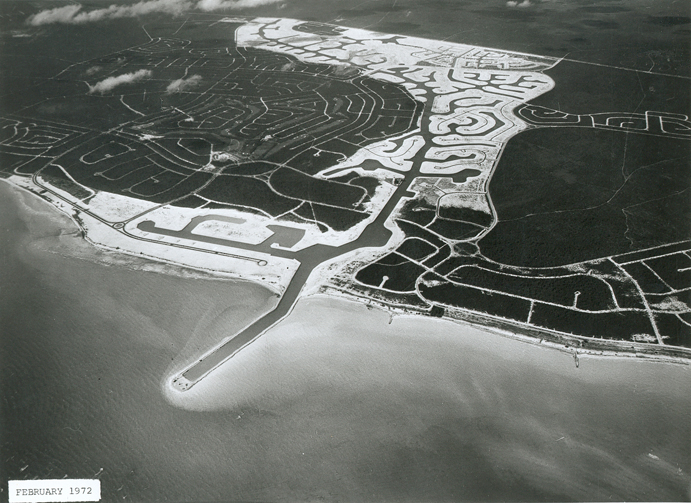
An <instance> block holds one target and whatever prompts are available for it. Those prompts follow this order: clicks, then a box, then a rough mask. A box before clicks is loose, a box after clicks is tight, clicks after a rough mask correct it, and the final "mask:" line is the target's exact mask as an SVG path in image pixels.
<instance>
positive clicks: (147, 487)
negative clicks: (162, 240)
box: [0, 0, 691, 502]
mask: <svg viewBox="0 0 691 503" xmlns="http://www.w3.org/2000/svg"><path fill="white" fill-rule="evenodd" d="M108 3H110V2H91V3H90V6H103V5H104V4H108ZM43 5H45V4H34V3H32V2H2V3H1V4H0V7H1V9H0V13H1V14H2V15H3V16H5V17H3V18H2V19H3V27H4V26H8V29H6V30H3V33H2V36H3V39H2V43H3V46H2V48H1V49H0V55H1V56H2V63H3V65H5V67H8V66H7V65H11V68H12V71H11V72H7V71H1V72H0V78H1V80H0V94H2V96H0V100H1V103H2V108H3V109H4V110H8V109H10V108H11V109H12V110H13V111H15V110H19V109H20V108H21V107H22V106H26V105H28V104H29V103H31V102H32V101H35V96H32V95H31V93H29V92H25V91H26V90H28V89H30V88H31V86H33V85H35V84H36V83H37V82H40V81H41V79H42V78H46V77H48V76H50V75H53V74H54V73H56V72H57V71H59V70H61V69H62V68H64V66H65V65H67V64H70V63H73V62H77V61H82V60H84V59H87V58H91V57H96V56H99V55H102V54H105V53H107V52H111V51H113V50H116V49H122V48H124V47H129V46H131V45H135V44H139V43H142V42H144V41H145V40H147V37H146V36H145V35H144V33H143V31H142V30H141V24H144V23H151V24H155V20H154V19H153V17H152V18H151V19H150V18H146V20H144V18H142V20H141V21H137V20H135V21H129V20H120V21H112V22H108V23H102V24H94V25H85V26H70V27H54V28H55V29H54V30H53V31H49V30H48V29H45V28H42V29H40V30H36V33H37V35H36V36H35V37H33V38H30V39H21V38H16V39H15V38H12V35H11V29H26V28H25V27H23V26H22V24H21V23H22V22H23V19H25V16H26V15H28V14H29V13H30V11H31V9H37V8H41V7H42V6H43ZM85 8H86V7H85ZM688 10H689V7H688V3H687V2H673V1H672V0H663V1H655V2H653V1H650V0H647V1H636V2H626V3H624V2H605V1H594V0H593V1H591V0H583V1H573V2H571V1H568V2H567V1H553V2H537V1H534V2H532V4H531V5H530V6H529V7H525V8H511V7H509V6H507V4H506V2H503V1H497V2H486V1H483V2H480V1H474V0H473V1H469V0H453V1H452V0H429V1H425V2H421V1H413V0H396V1H394V0H386V1H385V0H372V1H360V0H353V1H343V0H323V1H319V2H316V1H306V2H298V1H297V0H292V1H291V0H287V1H286V2H285V3H284V4H283V7H282V8H279V6H278V5H274V6H267V7H263V8H262V9H257V10H253V11H251V12H249V13H251V14H261V15H267V16H286V17H295V18H302V19H308V18H313V19H315V20H319V21H336V22H342V23H343V24H346V25H349V26H356V27H363V28H365V27H368V28H370V29H374V30H382V31H391V32H398V33H404V34H408V35H418V36H423V37H430V38H446V37H449V40H451V41H454V42H467V43H472V44H480V45H487V46H493V47H499V48H505V49H513V50H520V51H526V52H535V53H539V54H546V55H552V56H564V55H566V54H569V56H568V57H570V58H574V59H584V60H587V61H593V62H597V63H602V64H608V65H616V66H618V65H622V66H632V67H635V68H639V69H645V70H648V69H650V68H651V67H652V65H654V69H655V70H658V71H662V72H672V73H674V72H681V73H688V66H689V61H691V58H689V56H688V54H689V44H688V40H689V23H688V20H687V18H688V17H689V12H688ZM210 17H211V16H210ZM182 21H183V20H182V19H180V20H179V22H178V21H175V23H177V24H176V25H175V29H177V27H178V26H179V25H180V24H181V23H182ZM158 22H160V23H161V24H160V27H159V29H160V30H161V34H165V33H171V30H169V31H168V32H165V30H166V29H168V28H166V26H171V24H170V20H169V19H165V20H160V19H159V20H158ZM147 26H149V25H148V24H147ZM149 29H150V30H151V31H152V32H153V31H155V29H156V26H149ZM172 31H174V30H172ZM53 35H55V37H53ZM83 40H91V41H92V42H93V43H88V44H85V43H77V42H76V41H83ZM56 41H57V42H56ZM37 208H39V210H37ZM41 208H42V207H41V206H40V205H39V206H34V209H33V210H27V209H26V208H25V207H24V205H23V204H21V203H20V202H19V201H18V200H17V199H16V197H15V196H13V195H12V194H11V193H10V192H9V191H8V190H7V188H6V187H5V186H4V184H0V336H1V337H2V344H1V345H0V357H1V361H0V389H1V390H2V391H1V392H0V396H1V399H0V400H1V401H0V442H1V444H0V459H1V463H0V478H2V479H3V480H6V479H8V478H21V479H31V478H62V477H64V476H67V477H70V478H91V477H94V476H96V474H98V475H97V476H98V477H99V478H100V479H101V480H102V483H103V494H104V501H116V500H117V501H122V500H124V501H142V502H148V501H232V500H235V501H240V500H245V501H248V500H249V501H308V500H319V499H321V500H342V501H457V500H463V499H465V500H549V501H554V500H598V501H604V500H624V499H626V500H675V501H678V500H687V499H689V498H691V494H690V493H689V484H690V482H691V479H690V475H689V474H691V454H690V451H691V450H690V449H689V439H690V438H691V423H690V422H689V417H691V398H689V397H691V372H690V371H689V367H688V366H673V365H663V364H653V363H649V362H641V361H625V360H596V359H591V358H585V357H582V358H581V359H580V367H579V368H578V369H577V368H576V367H575V365H574V363H573V359H572V357H571V356H570V355H565V354H561V353H556V352H554V351H551V350H546V349H542V348H539V347H534V346H530V345H527V344H521V343H518V342H514V341H510V340H507V339H503V338H500V337H497V336H495V335H492V334H489V333H485V332H481V331H477V330H473V329H470V328H465V329H464V328H460V327H458V326H454V325H449V324H446V323H439V322H438V323H431V322H430V320H408V321H406V322H404V320H402V319H395V320H394V321H393V323H392V324H391V325H389V324H388V315H387V314H386V313H382V312H379V311H376V310H372V311H368V310H367V309H366V308H365V307H363V306H356V305H351V304H348V303H342V302H335V301H329V302H326V301H323V300H313V301H309V302H303V303H299V304H298V306H297V307H296V310H295V311H294V314H293V315H291V317H289V318H288V319H287V320H286V323H284V324H282V325H280V326H278V327H276V329H275V330H272V331H271V332H270V333H269V334H267V336H265V337H264V338H262V339H260V340H259V341H257V342H256V343H255V344H254V345H253V346H252V347H250V348H248V350H247V351H244V352H243V353H241V354H240V355H238V357H239V358H235V359H234V360H233V365H226V366H223V367H221V368H220V369H219V371H218V372H217V373H216V374H215V375H214V376H213V377H212V376H209V378H207V379H205V380H203V381H202V382H201V383H200V384H199V385H197V386H195V387H194V388H193V389H192V390H191V391H189V392H187V393H186V394H184V395H176V394H175V393H171V392H170V390H166V389H164V388H163V382H164V380H165V379H166V378H167V377H168V376H170V375H171V374H172V373H173V372H174V371H176V370H179V369H181V368H184V366H185V365H186V364H188V363H189V361H190V359H191V358H193V357H194V356H195V354H196V353H197V352H198V351H199V350H200V349H204V348H207V347H209V346H210V345H213V342H214V341H218V340H221V339H222V338H223V337H224V336H226V335H227V334H228V331H232V332H235V331H236V330H237V327H239V326H243V325H244V324H246V323H248V322H249V321H250V320H251V319H252V318H253V317H255V316H258V315H259V314H260V313H261V311H263V310H267V309H269V308H270V307H271V306H272V305H273V303H274V302H275V299H274V298H273V297H271V296H270V294H269V293H268V292H266V291H264V290H262V289H261V288H258V287H255V286H252V285H248V284H246V283H232V282H219V281H209V280H199V279H185V278H181V277H177V276H171V275H165V274H157V273H154V272H146V271H140V270H135V269H133V268H128V267H124V266H122V265H121V266H107V265H104V262H103V261H104V260H105V258H104V257H102V256H100V255H98V254H94V253H93V251H89V250H88V249H84V247H83V245H79V242H78V241H75V240H74V239H72V238H70V237H69V236H63V237H62V238H57V237H56V236H58V235H59V234H60V233H61V232H62V230H63V229H65V228H68V227H69V226H67V225H66V223H65V221H64V220H55V217H54V216H52V217H51V216H48V215H46V214H44V213H45V212H46V211H47V210H46V209H45V207H43V209H41ZM36 211H38V212H39V213H38V214H37V213H36ZM87 248H88V247H87ZM56 252H59V253H56ZM61 253H62V254H63V255H61ZM75 254H76V255H81V256H86V257H90V259H89V260H84V259H79V258H73V257H72V256H73V255H75ZM138 266H141V264H138ZM101 470H102V471H101ZM0 489H1V490H2V492H1V493H0V494H2V498H0V500H4V499H5V498H6V496H5V495H4V491H6V486H5V485H4V483H3V485H2V486H1V487H0Z"/></svg>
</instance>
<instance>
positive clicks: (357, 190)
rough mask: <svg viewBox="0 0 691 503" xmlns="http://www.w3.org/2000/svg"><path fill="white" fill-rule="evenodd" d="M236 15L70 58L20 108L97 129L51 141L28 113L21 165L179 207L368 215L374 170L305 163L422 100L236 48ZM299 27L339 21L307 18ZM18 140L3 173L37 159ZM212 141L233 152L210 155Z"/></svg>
mask: <svg viewBox="0 0 691 503" xmlns="http://www.w3.org/2000/svg"><path fill="white" fill-rule="evenodd" d="M232 28H233V25H229V24H225V25H224V26H222V27H220V28H218V27H211V28H209V30H208V33H201V32H200V27H199V26H198V25H196V24H194V23H190V27H189V28H185V31H187V32H188V35H189V36H190V38H192V39H193V40H194V41H193V42H190V43H187V42H185V41H184V40H182V39H165V38H161V39H155V40H153V41H150V42H146V43H144V44H143V45H141V46H139V47H135V48H132V49H126V50H122V51H121V52H118V53H114V54H109V55H108V56H104V57H100V58H97V59H94V60H90V61H88V62H86V63H81V64H77V65H74V66H72V67H70V68H69V69H68V70H66V71H65V72H63V73H62V74H61V75H60V77H59V78H58V79H55V80H54V81H53V82H51V86H43V87H40V89H37V91H36V93H35V94H34V96H35V97H36V100H37V104H35V105H33V106H31V105H29V106H28V107H27V108H26V109H25V113H26V114H28V115H29V116H32V117H35V118H36V120H39V121H40V120H41V119H47V120H49V121H51V123H53V124H54V123H58V122H59V123H62V124H71V125H73V126H84V128H85V129H84V132H86V131H94V133H88V135H87V136H83V133H82V132H81V131H77V130H76V129H75V128H74V127H73V126H69V127H66V128H67V129H68V130H67V131H65V132H63V134H62V136H61V137H56V138H59V140H60V141H61V142H62V143H61V144H57V145H52V144H50V142H51V141H52V142H53V143H55V142H54V138H52V139H51V137H50V136H47V137H46V138H44V137H43V136H41V135H42V134H43V133H42V131H43V130H42V129H41V127H43V128H51V127H52V128H53V129H55V130H59V129H60V128H59V127H56V126H40V127H39V126H36V125H33V126H31V127H30V128H29V130H30V131H32V132H33V133H32V134H33V135H34V136H35V139H34V140H32V141H33V143H32V145H31V147H32V148H34V151H33V153H36V152H35V147H36V145H37V144H40V142H42V141H44V142H46V146H45V148H44V149H43V152H39V153H45V154H46V157H45V158H39V159H41V162H38V161H34V162H33V163H32V164H31V165H28V164H27V165H26V169H27V170H30V171H27V172H28V173H30V172H35V171H36V170H37V169H39V168H42V167H43V166H45V165H46V164H47V163H48V162H50V160H51V159H59V160H56V162H59V163H60V164H61V165H64V167H65V169H66V170H68V172H69V174H70V176H72V177H73V178H74V179H75V180H76V181H77V182H78V183H79V184H82V185H84V186H85V187H88V188H91V189H94V190H103V191H108V192H112V193H118V194H124V195H128V196H130V197H138V198H141V199H146V200H149V201H153V202H157V203H168V204H172V205H179V206H184V207H199V206H201V205H203V204H206V202H207V201H211V202H212V203H213V204H217V205H228V206H227V207H243V208H245V209H246V210H247V211H253V212H259V213H264V214H269V215H272V216H278V215H282V214H285V213H287V212H290V211H291V210H296V211H295V213H294V214H292V216H290V217H289V218H293V219H295V218H298V217H300V218H304V219H307V220H312V221H315V222H316V223H317V224H318V225H319V227H320V229H322V230H326V229H327V228H328V227H330V228H332V229H334V230H341V231H342V230H347V229H348V228H350V227H352V226H353V225H355V224H357V223H358V222H360V221H362V220H363V219H365V218H367V216H368V214H367V213H364V212H363V211H353V210H362V203H364V202H367V201H368V198H369V197H371V196H372V195H373V194H374V191H375V190H376V188H377V186H378V184H379V182H378V180H376V179H375V178H371V177H354V178H352V179H350V180H348V182H346V183H341V182H340V181H335V180H326V179H320V178H315V177H314V176H313V175H315V174H316V173H318V172H320V171H322V170H324V169H325V168H328V167H330V166H334V165H336V164H337V163H338V162H339V161H342V160H343V159H345V158H347V157H349V156H350V155H352V154H354V153H355V152H356V151H357V150H358V149H359V148H360V147H361V146H365V145H367V144H368V143H371V142H373V141H376V140H379V139H382V138H386V137H389V136H392V135H398V134H401V133H404V132H405V131H408V130H409V129H410V128H411V127H414V126H415V125H416V123H417V119H418V117H419V115H420V114H421V112H422V106H421V104H420V103H419V102H417V101H416V100H414V99H413V97H412V96H411V95H410V94H409V93H408V91H407V90H405V89H404V88H403V87H400V86H398V85H395V84H391V83H387V82H382V81H378V80H375V79H372V78H370V77H363V76H361V75H360V72H358V71H352V70H346V69H344V68H340V67H338V66H330V65H325V64H313V63H303V62H300V61H298V60H297V59H296V58H294V57H291V56H287V55H282V54H277V53H272V52H269V51H264V50H260V49H254V48H238V47H235V44H234V42H233V40H232V37H230V36H228V34H229V33H232ZM229 29H231V31H228V30H229ZM299 29H300V30H303V31H305V32H306V33H310V32H311V30H317V32H322V31H323V30H325V29H326V30H328V31H333V30H336V29H335V28H332V27H324V26H322V25H318V24H313V23H306V24H303V25H301V26H300V28H299ZM197 32H199V33H197ZM192 35H194V36H192ZM194 60H196V61H194ZM193 61H194V65H193V68H192V70H191V75H194V76H195V81H194V82H193V83H192V84H190V86H188V87H186V88H185V89H184V92H175V91H172V92H170V91H167V90H166V88H167V86H168V84H169V83H171V82H173V81H175V80H177V79H180V78H181V77H183V76H184V75H187V69H188V67H190V64H191V63H192V62H193ZM141 69H149V70H151V71H152V72H153V74H152V78H146V79H143V80H140V81H137V82H135V83H131V84H128V85H126V86H125V85H123V86H122V87H118V88H117V89H115V90H113V91H105V92H103V93H100V92H98V91H96V92H92V93H89V88H88V87H87V86H85V84H84V81H85V80H86V81H87V82H89V84H91V85H93V84H95V83H96V82H99V81H101V80H103V79H104V78H105V77H106V76H111V75H120V74H124V73H128V72H135V71H137V70H141ZM121 100H123V101H122V102H121ZM123 102H124V103H126V105H127V106H124V105H123ZM15 124H16V122H15V121H13V120H11V119H5V120H3V122H2V123H0V125H5V126H9V127H2V128H0V132H2V134H4V135H5V137H8V136H9V138H6V139H7V140H8V141H10V142H11V141H12V138H11V136H12V134H13V131H14V129H13V128H14V126H15ZM32 127H33V129H31V128H32ZM47 130H48V129H47ZM105 130H107V131H108V133H102V134H98V133H97V131H105ZM75 133H79V134H75ZM80 135H82V138H80V139H79V141H77V142H74V143H70V141H71V138H70V137H74V138H77V137H78V136H80ZM25 137H26V135H25ZM63 140H64V141H63ZM20 143H21V140H20V138H19V137H18V139H16V141H15V145H14V146H12V145H10V146H6V145H3V146H2V147H0V155H2V158H1V159H0V160H1V161H2V169H3V172H4V173H9V172H10V171H11V170H13V169H14V168H16V167H17V166H19V165H21V164H24V163H26V162H27V161H28V160H29V159H31V158H32V157H30V156H28V155H26V153H25V152H24V150H26V147H25V146H22V145H21V144H20ZM67 147H69V148H67ZM13 149H14V150H13ZM212 151H213V152H225V153H226V154H227V156H226V157H227V159H226V160H223V161H213V160H212V159H211V153H212ZM30 153H32V152H30ZM209 163H211V164H209ZM264 175H265V176H266V178H263V179H259V178H256V177H262V176H264ZM214 177H215V178H214ZM209 181H211V183H208V182H209ZM65 183H66V182H64V181H63V182H62V184H63V185H64V184H65ZM207 183H208V185H207V186H205V185H206V184H207ZM202 187H204V188H203V189H202ZM303 202H306V203H308V204H302V203H303ZM221 207H224V206H221ZM298 208H299V209H298Z"/></svg>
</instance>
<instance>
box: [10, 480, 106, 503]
mask: <svg viewBox="0 0 691 503" xmlns="http://www.w3.org/2000/svg"><path fill="white" fill-rule="evenodd" d="M7 486H8V490H9V491H8V492H9V497H10V498H9V500H10V503H23V502H26V503H42V502H62V501H100V500H101V481H100V480H98V479H55V480H10V481H9V482H8V483H7Z"/></svg>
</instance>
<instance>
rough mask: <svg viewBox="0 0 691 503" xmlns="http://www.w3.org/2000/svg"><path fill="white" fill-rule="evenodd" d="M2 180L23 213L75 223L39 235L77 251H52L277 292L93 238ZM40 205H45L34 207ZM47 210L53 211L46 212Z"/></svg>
mask: <svg viewBox="0 0 691 503" xmlns="http://www.w3.org/2000/svg"><path fill="white" fill-rule="evenodd" d="M0 182H2V183H3V184H4V185H3V186H4V187H7V189H8V191H9V192H10V193H11V194H12V197H14V199H15V201H16V203H17V207H18V210H19V212H20V214H23V215H24V216H28V217H29V218H33V217H34V216H36V215H37V216H38V218H46V219H47V220H48V221H49V222H50V223H51V224H53V225H57V226H62V224H64V223H67V222H69V225H71V226H73V229H70V230H69V231H67V232H63V231H64V230H65V229H63V228H62V227H60V228H61V232H60V233H59V234H55V235H50V236H48V235H47V236H36V237H37V238H46V237H51V238H55V239H56V241H58V242H59V245H60V246H65V247H68V248H70V249H71V251H73V252H76V253H61V251H60V250H58V249H56V248H57V247H56V246H51V247H46V248H44V249H45V251H47V252H49V253H56V254H60V255H64V256H67V257H70V258H76V259H80V260H87V261H90V262H95V263H100V264H103V265H105V266H108V267H111V266H121V267H125V268H128V269H131V270H135V271H145V272H153V273H159V274H169V275H171V276H176V277H180V278H187V279H202V280H210V281H233V282H236V281H237V282H246V283H251V284H253V285H257V286H261V287H263V288H266V289H267V290H269V291H271V292H272V293H274V294H276V293H277V292H276V291H275V290H274V289H272V288H270V287H269V286H268V285H267V284H265V283H262V282H257V281H252V280H251V279H247V278H242V277H239V276H235V275H233V274H231V273H224V272H223V271H218V270H215V269H207V268H203V267H193V266H190V265H186V264H181V263H179V262H175V261H172V260H168V259H165V258H162V257H157V256H154V255H148V254H144V253H135V252H132V251H128V250H124V249H116V248H113V247H110V246H106V245H103V244H101V243H97V242H95V241H93V240H91V239H90V238H89V236H88V233H87V231H86V230H85V228H84V227H83V226H82V225H80V223H79V222H78V221H77V220H76V219H75V217H74V215H72V214H70V213H68V212H67V211H65V210H64V209H63V208H61V207H59V206H57V205H55V204H53V202H52V201H51V200H49V199H47V198H45V197H43V196H42V195H41V194H38V193H36V192H34V191H33V190H30V189H29V188H27V187H24V186H22V185H18V184H16V183H13V182H12V181H11V180H7V179H3V178H0ZM36 204H38V205H40V206H41V207H36V206H34V205H36ZM46 209H49V210H48V211H46ZM22 220H23V221H25V222H26V221H27V218H22ZM27 227H29V231H31V225H30V224H29V223H27ZM62 238H73V240H72V241H71V242H65V240H63V239H62Z"/></svg>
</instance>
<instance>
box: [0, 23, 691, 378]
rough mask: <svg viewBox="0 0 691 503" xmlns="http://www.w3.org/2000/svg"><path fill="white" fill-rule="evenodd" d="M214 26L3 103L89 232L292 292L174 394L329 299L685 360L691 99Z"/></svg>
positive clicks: (689, 337)
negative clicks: (31, 98) (586, 92)
mask: <svg viewBox="0 0 691 503" xmlns="http://www.w3.org/2000/svg"><path fill="white" fill-rule="evenodd" d="M204 23H205V22H202V21H190V22H189V26H188V27H187V29H186V31H185V32H182V33H180V34H179V35H178V37H179V38H157V37H151V40H150V41H149V42H148V43H145V44H143V45H140V46H136V47H131V48H129V49H126V50H122V51H118V52H115V53H113V54H110V55H108V56H105V57H101V58H97V59H95V60H89V61H84V62H81V63H77V64H73V65H71V66H69V67H67V68H65V69H64V70H63V71H61V72H60V73H59V74H57V75H55V76H54V77H53V78H52V80H51V86H50V87H46V89H45V90H44V91H45V92H44V95H42V96H41V100H40V101H38V102H37V103H34V104H31V105H29V106H26V105H25V104H24V106H22V108H21V109H17V110H16V111H12V110H8V113H7V114H6V115H5V116H4V117H2V118H0V132H2V138H1V140H0V161H1V162H0V175H1V176H2V177H4V178H5V179H7V180H9V181H10V182H12V183H14V184H16V185H18V186H21V187H24V188H26V189H29V190H31V191H33V192H35V193H36V194H39V195H40V196H41V197H43V198H44V199H46V200H48V201H49V202H51V203H53V204H54V205H55V206H57V207H58V208H60V209H62V210H63V211H65V212H67V213H69V214H70V215H71V216H72V217H73V218H74V220H75V221H76V222H78V223H79V224H80V226H81V227H82V229H83V230H84V232H85V235H86V237H87V239H89V240H90V241H91V242H93V243H95V244H97V245H99V246H101V247H105V248H109V249H113V250H119V251H121V252H124V253H129V254H135V255H141V256H144V257H148V258H153V259H155V260H159V261H165V262H170V263H174V264H179V265H184V266H187V267H192V268H197V269H203V270H206V271H209V272H212V273H213V274H217V275H225V276H228V277H239V278H244V279H249V280H252V281H255V282H258V283H261V284H263V285H265V286H267V287H268V288H271V289H272V290H274V291H275V292H276V294H277V295H278V296H279V297H280V300H279V301H278V303H277V305H276V307H275V309H273V310H272V311H270V312H269V313H268V314H266V315H265V316H263V317H262V318H261V319H259V320H257V321H256V322H255V323H253V324H251V325H250V326H248V327H246V328H244V329H242V330H240V331H239V333H237V334H236V335H234V336H232V337H230V338H229V339H227V340H225V341H223V343H222V344H220V345H219V346H217V347H211V348H208V351H207V352H206V353H205V354H203V355H201V356H200V358H199V359H198V360H197V361H195V362H194V363H192V364H190V365H189V366H188V367H186V368H182V369H179V372H178V373H177V374H176V375H175V376H173V377H171V384H172V385H173V386H174V387H175V389H177V390H179V391H185V390H187V389H189V388H190V387H191V386H193V385H194V384H196V383H197V382H199V381H200V380H201V379H203V378H204V377H205V376H206V375H208V374H209V373H210V372H212V371H213V370H214V369H216V368H217V367H218V366H219V365H220V364H221V363H223V362H224V361H226V360H227V359H228V358H230V357H232V356H233V355H234V354H235V353H236V352H237V351H239V350H240V349H242V348H243V347H244V346H245V345H247V344H248V343H250V342H251V341H253V340H254V339H255V338H257V337H258V336H260V335H261V334H262V333H263V332H264V331H266V330H267V329H268V328H270V327H271V326H273V325H274V324H275V323H277V322H278V321H280V320H281V319H283V318H284V317H285V316H286V315H287V314H288V313H289V312H290V311H291V309H292V308H293V306H294V305H295V303H296V302H297V300H298V299H299V298H301V297H304V296H307V295H311V294H315V293H320V294H328V295H338V296H347V297H349V298H354V299H357V300H359V301H361V302H364V303H367V304H368V305H378V306H380V307H384V308H385V309H388V310H389V311H390V314H391V316H392V317H393V316H395V315H396V314H398V313H404V312H405V313H417V314H419V315H420V316H432V317H446V318H450V319H456V320H467V321H471V322H473V323H479V324H483V325H486V326H490V327H495V328H496V329H499V330H501V331H503V333H507V334H513V335H518V336H520V337H525V338H528V339H530V340H533V341H540V342H542V341H544V342H546V343H548V344H553V345H556V346H558V347H560V348H562V349H568V350H569V351H574V354H575V355H577V354H578V352H591V353H607V354H613V353H617V354H629V355H639V356H646V357H651V358H688V357H689V356H691V229H690V228H689V225H688V222H689V218H691V215H690V209H691V199H690V198H691V176H690V175H689V165H690V162H691V158H690V154H691V149H690V146H691V121H690V120H689V102H688V93H687V96H686V98H676V99H673V100H666V99H664V98H663V97H661V95H659V94H658V95H652V94H645V95H644V96H642V97H641V98H640V99H639V97H638V96H636V95H635V92H633V94H632V95H631V96H629V97H628V98H626V97H623V95H621V94H620V95H618V97H617V98H616V99H612V100H609V101H608V100H604V101H603V99H602V96H601V95H598V96H599V97H598V98H593V100H594V101H588V100H587V99H584V98H583V95H582V94H579V93H577V92H575V86H577V85H592V83H593V82H597V81H598V79H610V81H611V80H612V79H616V81H617V82H618V86H619V87H620V88H629V87H630V88H632V89H634V90H635V88H636V86H635V85H634V84H636V82H638V80H636V79H640V76H639V74H638V73H636V72H631V71H627V70H617V69H609V68H608V69H598V68H596V67H588V68H587V69H585V70H584V71H583V72H580V71H579V70H578V69H573V68H569V69H568V71H566V72H565V71H564V68H565V67H566V66H567V65H571V66H573V65H578V64H577V63H574V62H565V61H559V60H556V59H553V58H548V57H541V56H534V55H528V54H521V53H514V52H507V51H500V50H494V49H485V48H482V47H475V46H470V45H463V44H454V43H450V42H444V41H435V40H428V39H421V38H413V37H406V36H399V35H389V34H381V33H375V32H371V31H367V30H363V29H354V28H344V27H339V26H334V25H326V24H321V23H315V22H305V21H299V20H293V19H278V18H237V17H233V18H223V19H221V20H220V21H217V22H215V23H213V26H210V25H208V23H207V24H204ZM185 33H186V34H188V35H189V37H188V38H185V36H187V35H185ZM571 75H579V79H585V80H584V82H581V83H580V84H579V83H574V82H573V81H572V80H571V77H570V76H571ZM643 78H644V79H647V80H646V82H645V86H650V87H651V88H652V87H653V86H656V87H657V88H660V89H676V88H682V89H684V88H685V87H684V86H686V88H687V84H686V83H685V82H681V81H680V80H679V79H677V78H676V77H671V76H664V75H645V76H644V77H643ZM632 79H633V80H632ZM633 81H635V82H634V83H632V82H633ZM636 85H637V84H636ZM641 85H643V84H641ZM86 110H88V113H85V111H86Z"/></svg>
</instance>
